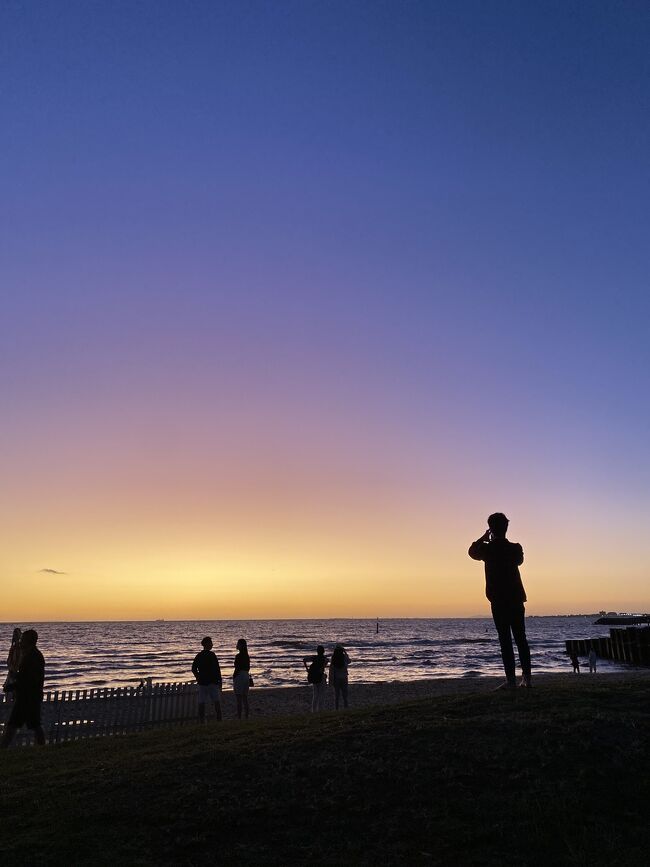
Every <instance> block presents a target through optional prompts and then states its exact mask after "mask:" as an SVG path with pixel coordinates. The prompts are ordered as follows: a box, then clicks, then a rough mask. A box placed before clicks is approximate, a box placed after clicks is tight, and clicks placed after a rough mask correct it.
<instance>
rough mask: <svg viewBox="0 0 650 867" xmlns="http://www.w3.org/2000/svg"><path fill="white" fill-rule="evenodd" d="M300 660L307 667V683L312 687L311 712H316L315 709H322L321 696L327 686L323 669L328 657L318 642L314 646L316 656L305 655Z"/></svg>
mask: <svg viewBox="0 0 650 867" xmlns="http://www.w3.org/2000/svg"><path fill="white" fill-rule="evenodd" d="M302 661H303V665H304V666H305V668H306V669H307V683H311V685H312V689H313V694H312V699H311V712H312V713H316V711H319V710H322V709H323V697H324V695H325V687H326V686H327V675H326V674H325V669H326V667H327V663H328V662H329V657H327V656H325V648H324V647H323V645H322V644H319V645H318V647H317V648H316V656H305V657H304V658H303V660H302Z"/></svg>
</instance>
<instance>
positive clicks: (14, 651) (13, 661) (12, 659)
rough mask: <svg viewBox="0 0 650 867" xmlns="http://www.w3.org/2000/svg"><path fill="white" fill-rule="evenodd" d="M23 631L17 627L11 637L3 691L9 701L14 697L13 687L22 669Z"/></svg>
mask: <svg viewBox="0 0 650 867" xmlns="http://www.w3.org/2000/svg"><path fill="white" fill-rule="evenodd" d="M21 635H22V632H21V630H20V629H19V628H18V627H16V628H15V629H14V631H13V635H12V636H11V646H10V647H9V653H8V654H7V677H6V679H5V682H4V685H3V687H2V688H3V689H4V691H5V692H6V693H7V700H8V701H11V700H12V699H13V698H15V696H14V690H13V686H14V684H15V683H16V678H17V677H18V668H19V667H20V636H21Z"/></svg>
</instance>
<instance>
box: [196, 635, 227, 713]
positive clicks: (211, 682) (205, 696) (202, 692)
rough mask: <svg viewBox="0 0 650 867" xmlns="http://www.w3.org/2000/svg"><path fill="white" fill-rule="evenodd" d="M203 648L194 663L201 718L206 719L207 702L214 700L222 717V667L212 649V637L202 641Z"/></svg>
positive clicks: (215, 706) (217, 711) (215, 710)
mask: <svg viewBox="0 0 650 867" xmlns="http://www.w3.org/2000/svg"><path fill="white" fill-rule="evenodd" d="M201 644H202V645H203V650H202V651H201V652H200V653H197V654H196V656H195V657H194V662H193V663H192V674H193V675H194V677H195V678H196V682H197V683H198V685H199V720H201V722H203V721H204V720H205V703H206V702H207V701H212V702H214V712H215V714H216V716H217V719H218V720H220V719H221V686H222V682H221V668H220V666H219V660H218V659H217V655H216V653H215V652H214V651H213V650H212V639H211V638H210V637H209V636H207V635H206V637H205V638H204V639H203V640H202V641H201Z"/></svg>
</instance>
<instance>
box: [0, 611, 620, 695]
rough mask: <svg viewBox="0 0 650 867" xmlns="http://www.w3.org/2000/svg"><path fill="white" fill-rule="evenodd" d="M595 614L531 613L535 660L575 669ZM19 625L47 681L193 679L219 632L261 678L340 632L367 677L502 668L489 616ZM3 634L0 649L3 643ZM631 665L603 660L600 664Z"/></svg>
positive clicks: (278, 677) (285, 682)
mask: <svg viewBox="0 0 650 867" xmlns="http://www.w3.org/2000/svg"><path fill="white" fill-rule="evenodd" d="M593 620H594V618H593V617H575V616H574V617H527V618H526V624H527V633H528V639H529V643H530V646H531V652H532V660H533V670H534V671H536V672H553V671H571V665H570V662H569V659H568V657H567V656H566V653H565V648H564V642H565V640H566V639H567V638H589V637H596V636H601V635H607V634H608V629H607V627H603V626H595V625H594V624H593ZM14 626H20V627H21V628H24V629H25V628H29V627H35V628H36V629H38V632H39V642H38V644H39V647H40V649H41V651H42V652H43V655H44V656H45V660H46V684H45V688H46V689H50V690H51V689H72V688H74V689H82V688H83V689H85V688H90V687H98V686H132V685H134V684H138V683H139V682H140V680H141V679H143V678H147V677H151V678H152V679H153V681H154V682H169V681H186V680H192V679H193V678H192V673H191V665H192V660H193V659H194V655H195V654H196V653H198V651H199V650H201V644H200V642H201V639H202V638H203V636H204V635H209V636H211V637H212V640H213V642H214V649H215V652H216V653H217V656H218V657H219V660H220V663H221V668H222V671H223V674H224V677H229V676H230V675H231V674H232V666H233V659H234V656H235V653H236V649H235V645H236V643H237V639H238V638H245V639H246V640H247V641H248V648H249V652H250V656H251V662H252V672H251V673H252V674H253V677H254V678H255V686H256V687H274V686H295V685H298V684H304V683H305V682H306V675H305V669H304V666H303V663H302V660H303V657H304V656H307V655H312V654H314V653H315V651H316V646H317V645H318V644H323V645H324V646H325V650H326V653H328V654H329V653H331V651H332V650H333V648H334V645H335V644H336V643H338V642H340V643H341V644H343V645H344V646H345V648H346V650H347V652H348V654H349V656H350V659H351V661H352V665H351V667H350V679H353V678H354V680H356V681H358V682H366V683H369V682H378V681H392V680H401V681H407V680H419V679H422V678H431V677H471V678H479V677H484V676H486V675H497V674H502V673H503V669H502V666H501V658H500V654H499V643H498V640H497V637H496V631H495V629H494V625H493V623H492V621H491V620H490V619H489V618H467V619H456V618H452V619H421V620H420V619H391V620H381V621H380V623H379V633H378V634H377V632H376V623H375V621H374V620H347V619H345V620H205V621H200V620H179V621H139V622H138V621H134V622H127V621H120V622H89V623H78V622H75V623H62V622H57V623H16V624H13V623H12V624H0V641H1V642H4V643H5V644H6V645H7V649H8V645H9V642H10V639H11V632H12V630H13V627H14ZM1 646H2V645H1V644H0V649H1ZM624 668H625V666H623V665H621V664H620V663H614V662H610V661H605V660H599V669H601V670H603V671H605V670H606V671H620V670H623V669H624Z"/></svg>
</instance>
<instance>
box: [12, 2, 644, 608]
mask: <svg viewBox="0 0 650 867" xmlns="http://www.w3.org/2000/svg"><path fill="white" fill-rule="evenodd" d="M649 45H650V5H649V4H648V3H647V2H645V0H644V2H632V0H629V2H626V3H624V4H620V3H615V2H606V3H605V2H590V3H584V2H571V0H558V2H544V3H539V4H537V3H535V4H533V3H520V2H494V3H484V2H458V0H449V2H436V3H429V2H382V0H373V2H354V0H353V2H349V0H346V2H324V0H323V2H315V0H314V2H305V0H294V2H285V0H278V2H272V3H267V2H262V0H258V2H246V0H241V2H234V0H233V2H230V3H226V2H213V0H193V2H185V0H174V2H165V0H145V2H138V3H133V2H126V0H124V2H88V0H83V2H82V0H79V2H76V0H66V2H65V3H51V2H36V0H33V2H25V3H23V2H5V3H2V4H1V5H0V119H1V122H0V142H1V147H0V292H1V301H2V305H1V316H0V365H1V367H0V442H1V448H2V458H1V462H0V467H1V489H0V490H1V494H2V495H1V498H0V533H1V538H2V544H1V548H0V581H1V582H2V599H1V603H0V621H12V620H20V621H22V622H26V621H29V620H33V621H37V620H46V619H61V620H65V619H71V620H75V619H131V618H134V619H135V618H158V617H164V618H168V619H172V618H173V619H182V618H201V619H203V618H205V619H207V618H228V617H238V618H242V617H251V618H252V617H294V616H295V617H298V616H304V617H327V616H368V617H374V616H376V615H379V616H382V617H388V616H452V615H459V616H462V615H480V614H487V612H488V604H487V601H486V600H485V598H484V596H483V576H482V566H481V565H480V564H477V563H474V562H472V561H471V560H470V559H469V558H468V556H467V547H468V545H469V543H470V542H471V541H473V540H474V539H476V538H477V537H478V536H480V535H481V534H482V533H483V531H484V529H485V526H486V524H485V519H486V516H487V515H488V514H489V513H490V512H492V511H495V510H499V511H505V512H506V514H508V516H509V517H510V519H511V528H510V537H511V538H512V539H514V540H516V541H520V542H521V543H522V544H523V546H524V550H525V554H526V563H525V564H524V567H523V572H522V574H523V578H524V583H525V585H526V588H527V590H528V596H529V605H528V611H529V613H531V614H550V613H564V612H579V611H588V612H591V611H597V610H599V609H601V608H606V609H616V610H648V609H650V592H649V589H648V588H649V587H650V582H649V578H650V555H649V554H648V543H647V539H648V527H649V526H650V457H649V454H650V452H649V444H650V382H649V379H650V377H649V371H650V293H649V291H648V276H649V274H650V238H649V233H650V204H649V202H650V199H649V195H648V194H649V181H650V160H649V154H650V50H649ZM45 570H49V571H45ZM57 573H62V574H57Z"/></svg>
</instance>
